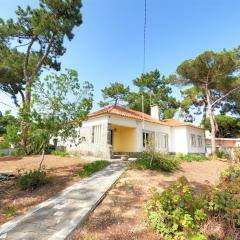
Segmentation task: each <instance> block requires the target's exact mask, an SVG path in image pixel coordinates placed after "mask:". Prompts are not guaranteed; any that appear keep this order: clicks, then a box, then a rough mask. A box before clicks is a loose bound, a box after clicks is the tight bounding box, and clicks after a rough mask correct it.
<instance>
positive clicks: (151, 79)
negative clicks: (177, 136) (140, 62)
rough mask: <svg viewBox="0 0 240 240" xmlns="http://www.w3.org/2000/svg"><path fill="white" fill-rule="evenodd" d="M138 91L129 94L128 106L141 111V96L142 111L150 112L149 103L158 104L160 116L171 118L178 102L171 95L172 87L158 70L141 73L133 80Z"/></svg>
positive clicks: (177, 106)
mask: <svg viewBox="0 0 240 240" xmlns="http://www.w3.org/2000/svg"><path fill="white" fill-rule="evenodd" d="M133 84H134V85H135V86H137V87H138V92H135V93H133V94H130V95H129V97H128V104H129V107H130V108H133V109H135V110H138V111H142V96H143V99H144V101H143V102H144V112H145V113H148V114H150V108H151V105H158V106H159V108H160V111H161V118H162V119H166V118H172V117H173V116H174V114H175V113H176V111H177V109H178V108H179V102H178V101H177V100H176V98H175V97H173V96H171V94H172V87H171V85H170V82H169V81H168V79H165V77H164V76H163V77H161V74H160V72H159V70H157V69H156V70H154V71H150V72H148V73H144V74H142V75H141V76H140V77H139V78H136V79H134V80H133Z"/></svg>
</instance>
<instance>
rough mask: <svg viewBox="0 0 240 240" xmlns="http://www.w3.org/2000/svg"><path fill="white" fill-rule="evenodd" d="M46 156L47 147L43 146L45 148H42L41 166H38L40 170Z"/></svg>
mask: <svg viewBox="0 0 240 240" xmlns="http://www.w3.org/2000/svg"><path fill="white" fill-rule="evenodd" d="M44 157H45V149H44V148H43V150H42V159H41V162H40V164H39V167H38V170H39V171H40V170H41V169H42V163H43V160H44Z"/></svg>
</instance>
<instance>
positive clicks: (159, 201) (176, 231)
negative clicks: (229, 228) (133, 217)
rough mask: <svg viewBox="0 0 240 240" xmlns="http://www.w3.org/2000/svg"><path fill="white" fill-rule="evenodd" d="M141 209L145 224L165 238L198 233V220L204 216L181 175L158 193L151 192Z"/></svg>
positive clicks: (198, 202) (204, 217) (200, 220)
mask: <svg viewBox="0 0 240 240" xmlns="http://www.w3.org/2000/svg"><path fill="white" fill-rule="evenodd" d="M145 211H146V215H147V222H148V224H149V226H150V227H151V228H153V229H155V230H156V231H157V232H158V233H159V234H160V235H161V236H162V237H164V238H166V239H189V236H194V234H197V233H198V230H199V224H200V223H201V222H202V221H204V220H205V219H206V214H205V212H204V210H203V206H202V205H201V201H198V200H197V199H196V198H194V195H193V190H192V189H191V188H190V186H189V184H188V181H187V179H186V178H185V177H181V178H180V179H179V180H178V181H177V182H176V183H174V184H172V185H171V186H170V187H168V188H167V189H166V190H165V191H164V192H162V194H159V193H155V194H154V195H153V196H152V197H151V199H150V200H149V201H148V203H147V205H146V208H145ZM193 239H194V238H193ZM195 239H196V238H195Z"/></svg>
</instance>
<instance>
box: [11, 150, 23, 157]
mask: <svg viewBox="0 0 240 240" xmlns="http://www.w3.org/2000/svg"><path fill="white" fill-rule="evenodd" d="M24 155H26V153H25V152H24V150H23V149H21V148H18V149H14V151H12V152H10V156H13V157H22V156H24Z"/></svg>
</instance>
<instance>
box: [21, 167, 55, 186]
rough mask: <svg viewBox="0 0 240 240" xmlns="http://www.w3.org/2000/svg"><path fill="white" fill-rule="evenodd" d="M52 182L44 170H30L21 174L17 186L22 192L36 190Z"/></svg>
mask: <svg viewBox="0 0 240 240" xmlns="http://www.w3.org/2000/svg"><path fill="white" fill-rule="evenodd" d="M49 182H50V178H49V177H48V176H47V173H46V172H45V171H43V170H36V169H35V170H30V171H28V172H25V173H23V174H21V173H19V176H18V177H17V185H18V186H19V187H20V188H21V189H22V190H34V189H36V188H38V187H41V186H43V185H45V184H47V183H49Z"/></svg>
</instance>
